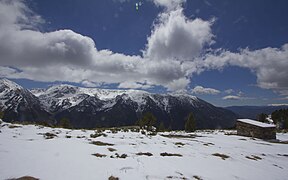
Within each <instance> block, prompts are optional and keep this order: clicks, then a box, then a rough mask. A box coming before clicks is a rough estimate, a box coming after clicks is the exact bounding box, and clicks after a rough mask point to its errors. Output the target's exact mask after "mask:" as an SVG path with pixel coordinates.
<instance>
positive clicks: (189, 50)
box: [144, 8, 213, 61]
mask: <svg viewBox="0 0 288 180" xmlns="http://www.w3.org/2000/svg"><path fill="white" fill-rule="evenodd" d="M158 21H159V22H158V23H157V24H155V25H154V29H153V30H152V33H151V36H150V37H149V38H148V44H147V45H146V50H145V52H144V56H145V57H149V58H151V59H155V60H161V59H172V60H173V59H176V60H181V61H183V60H190V61H191V60H193V59H194V57H196V56H198V55H199V54H200V53H201V51H202V50H203V47H204V46H205V45H209V44H211V43H212V42H213V41H212V38H213V34H212V32H211V26H212V23H213V22H212V21H211V22H209V21H203V20H201V19H194V20H189V19H187V18H186V17H185V16H184V15H183V9H182V8H179V9H177V10H175V11H170V12H165V13H162V14H161V15H160V16H159V20H158Z"/></svg>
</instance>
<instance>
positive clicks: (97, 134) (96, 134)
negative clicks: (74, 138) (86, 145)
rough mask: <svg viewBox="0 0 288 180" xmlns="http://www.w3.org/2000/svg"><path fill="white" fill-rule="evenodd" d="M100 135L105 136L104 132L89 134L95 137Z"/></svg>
mask: <svg viewBox="0 0 288 180" xmlns="http://www.w3.org/2000/svg"><path fill="white" fill-rule="evenodd" d="M100 136H103V137H107V134H104V133H95V134H90V137H91V138H97V137H100Z"/></svg>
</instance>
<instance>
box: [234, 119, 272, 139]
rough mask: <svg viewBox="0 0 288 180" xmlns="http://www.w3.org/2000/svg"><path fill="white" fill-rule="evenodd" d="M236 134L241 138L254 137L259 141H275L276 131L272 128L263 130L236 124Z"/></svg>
mask: <svg viewBox="0 0 288 180" xmlns="http://www.w3.org/2000/svg"><path fill="white" fill-rule="evenodd" d="M236 128H237V134H238V135H241V136H248V137H255V138H260V139H276V130H275V128H273V127H269V128H263V127H259V126H255V125H252V124H247V123H243V122H239V121H238V122H237V123H236Z"/></svg>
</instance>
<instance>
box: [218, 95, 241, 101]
mask: <svg viewBox="0 0 288 180" xmlns="http://www.w3.org/2000/svg"><path fill="white" fill-rule="evenodd" d="M222 99H224V100H241V99H242V97H240V96H233V95H228V96H224V97H223V98H222Z"/></svg>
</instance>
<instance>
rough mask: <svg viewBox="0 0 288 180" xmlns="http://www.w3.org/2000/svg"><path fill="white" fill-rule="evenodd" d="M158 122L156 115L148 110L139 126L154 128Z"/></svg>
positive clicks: (148, 128)
mask: <svg viewBox="0 0 288 180" xmlns="http://www.w3.org/2000/svg"><path fill="white" fill-rule="evenodd" d="M156 122H157V119H156V117H155V116H154V115H153V114H152V113H150V112H147V113H145V114H144V116H143V117H142V118H141V119H140V121H139V126H140V127H146V128H147V130H152V126H154V125H155V124H156Z"/></svg>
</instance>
